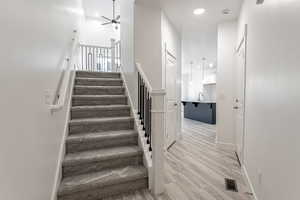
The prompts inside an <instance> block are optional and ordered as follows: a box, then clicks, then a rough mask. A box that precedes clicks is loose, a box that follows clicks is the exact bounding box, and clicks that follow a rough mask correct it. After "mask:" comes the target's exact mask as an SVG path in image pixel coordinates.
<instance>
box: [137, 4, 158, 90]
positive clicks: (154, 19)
mask: <svg viewBox="0 0 300 200" xmlns="http://www.w3.org/2000/svg"><path fill="white" fill-rule="evenodd" d="M134 17H135V18H134V52H135V61H136V62H138V63H140V64H141V67H142V68H143V70H144V72H145V74H146V76H147V78H148V80H149V82H150V84H151V85H152V87H153V88H154V89H161V88H162V86H163V83H162V76H161V74H162V55H161V53H162V44H161V41H162V32H161V9H160V8H159V6H158V5H157V4H156V2H155V1H153V2H152V1H151V2H150V1H136V3H135V16H134Z"/></svg>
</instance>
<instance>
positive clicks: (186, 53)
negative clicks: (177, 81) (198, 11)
mask: <svg viewBox="0 0 300 200" xmlns="http://www.w3.org/2000/svg"><path fill="white" fill-rule="evenodd" d="M217 38H218V35H217V26H209V27H207V28H203V29H199V28H194V29H183V30H182V73H183V76H186V77H188V78H186V79H187V80H188V81H184V82H183V85H182V91H183V99H187V100H194V101H196V100H199V93H200V92H202V93H203V92H204V93H206V92H209V93H212V92H213V90H209V88H206V89H204V88H203V85H202V82H203V78H204V79H205V78H207V77H208V76H211V75H214V76H215V74H214V73H210V71H211V70H209V69H208V65H209V64H210V63H212V64H214V67H217ZM202 58H205V59H206V60H205V61H203V60H202ZM191 62H192V63H193V64H192V65H191ZM203 66H205V69H204V74H203ZM191 68H192V69H191ZM208 90H209V91H208ZM205 96H211V95H208V94H205ZM212 96H215V95H212ZM205 100H209V101H215V99H205Z"/></svg>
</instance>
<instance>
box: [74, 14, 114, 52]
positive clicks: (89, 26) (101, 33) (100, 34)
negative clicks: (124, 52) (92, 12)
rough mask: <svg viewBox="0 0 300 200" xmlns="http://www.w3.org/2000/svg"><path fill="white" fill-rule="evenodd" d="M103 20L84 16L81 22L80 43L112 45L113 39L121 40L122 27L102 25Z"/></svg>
mask: <svg viewBox="0 0 300 200" xmlns="http://www.w3.org/2000/svg"><path fill="white" fill-rule="evenodd" d="M102 23H103V21H102V20H100V19H98V18H92V17H88V16H86V17H83V18H82V20H81V24H80V30H81V32H80V38H79V39H80V43H82V44H88V45H95V46H104V47H109V46H111V41H110V40H111V39H115V40H116V41H118V40H120V29H118V30H115V29H114V28H113V26H112V25H106V26H102V25H101V24H102Z"/></svg>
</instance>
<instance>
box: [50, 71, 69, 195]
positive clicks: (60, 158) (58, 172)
mask: <svg viewBox="0 0 300 200" xmlns="http://www.w3.org/2000/svg"><path fill="white" fill-rule="evenodd" d="M70 73H71V78H70V79H71V83H69V87H70V88H68V90H69V93H68V94H69V97H68V98H69V99H68V100H69V101H68V103H67V114H66V118H65V126H64V132H63V136H62V140H61V143H60V149H59V155H58V160H57V166H56V172H55V178H54V184H53V188H52V193H51V200H57V190H58V187H59V184H60V180H61V177H62V171H61V169H62V162H63V159H64V157H65V141H66V138H67V136H68V132H69V131H68V130H69V119H70V112H69V111H70V108H71V102H72V94H73V88H74V84H75V71H72V72H70Z"/></svg>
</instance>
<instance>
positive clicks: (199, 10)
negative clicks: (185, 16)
mask: <svg viewBox="0 0 300 200" xmlns="http://www.w3.org/2000/svg"><path fill="white" fill-rule="evenodd" d="M203 13H205V9H204V8H197V9H195V10H194V15H202V14H203Z"/></svg>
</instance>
